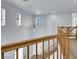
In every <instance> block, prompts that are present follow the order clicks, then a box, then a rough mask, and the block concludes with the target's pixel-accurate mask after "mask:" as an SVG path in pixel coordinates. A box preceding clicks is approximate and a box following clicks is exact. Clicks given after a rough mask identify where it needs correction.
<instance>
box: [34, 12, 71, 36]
mask: <svg viewBox="0 0 79 59" xmlns="http://www.w3.org/2000/svg"><path fill="white" fill-rule="evenodd" d="M62 25H63V26H70V25H72V13H69V14H51V15H40V25H39V26H38V31H35V32H34V34H33V35H34V36H35V37H36V36H37V37H38V36H44V35H51V34H57V26H62Z"/></svg>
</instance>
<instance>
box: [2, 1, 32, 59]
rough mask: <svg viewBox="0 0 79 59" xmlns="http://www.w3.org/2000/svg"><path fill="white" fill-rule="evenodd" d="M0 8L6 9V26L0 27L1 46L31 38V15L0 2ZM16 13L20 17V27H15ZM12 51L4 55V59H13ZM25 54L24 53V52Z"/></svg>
mask: <svg viewBox="0 0 79 59" xmlns="http://www.w3.org/2000/svg"><path fill="white" fill-rule="evenodd" d="M1 7H2V8H4V9H6V26H1V44H2V45H3V44H6V43H11V42H17V41H19V40H26V39H28V38H31V36H32V35H31V34H32V27H33V26H32V15H31V14H29V13H28V12H25V11H23V10H20V9H19V8H17V7H16V6H14V5H11V4H10V3H7V2H6V1H4V0H2V1H1ZM16 13H20V14H21V15H22V25H21V26H17V25H16ZM13 52H14V51H11V52H8V53H5V59H14V53H13ZM25 53H26V52H25Z"/></svg>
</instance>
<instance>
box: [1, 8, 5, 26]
mask: <svg viewBox="0 0 79 59" xmlns="http://www.w3.org/2000/svg"><path fill="white" fill-rule="evenodd" d="M5 14H6V10H5V9H4V8H1V26H5V25H6V23H5V22H6V21H5V19H6V16H5Z"/></svg>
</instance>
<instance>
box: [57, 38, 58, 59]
mask: <svg viewBox="0 0 79 59" xmlns="http://www.w3.org/2000/svg"><path fill="white" fill-rule="evenodd" d="M57 59H58V37H57Z"/></svg>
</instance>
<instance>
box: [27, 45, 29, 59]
mask: <svg viewBox="0 0 79 59" xmlns="http://www.w3.org/2000/svg"><path fill="white" fill-rule="evenodd" d="M27 59H29V46H27Z"/></svg>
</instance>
